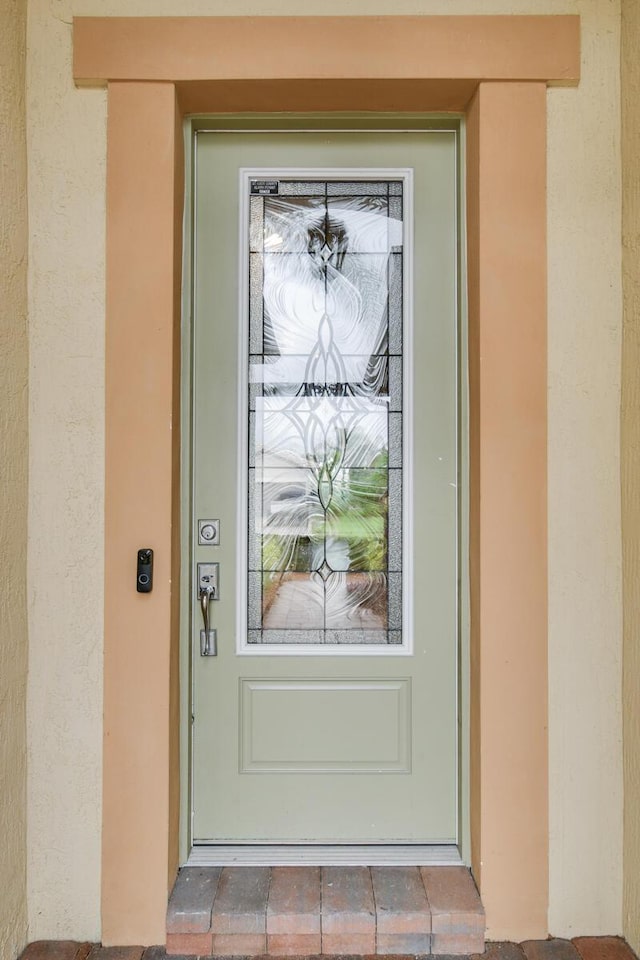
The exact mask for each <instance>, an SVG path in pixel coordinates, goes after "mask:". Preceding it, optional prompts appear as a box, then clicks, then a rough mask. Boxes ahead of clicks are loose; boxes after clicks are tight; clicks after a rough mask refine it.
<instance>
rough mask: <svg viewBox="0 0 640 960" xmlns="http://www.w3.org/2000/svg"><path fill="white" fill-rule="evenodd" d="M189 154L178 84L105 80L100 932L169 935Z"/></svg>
mask: <svg viewBox="0 0 640 960" xmlns="http://www.w3.org/2000/svg"><path fill="white" fill-rule="evenodd" d="M181 154H182V130H181V126H180V125H179V124H177V123H176V105H175V90H174V88H173V86H172V85H171V84H166V83H164V84H153V83H151V84H138V83H133V84H127V83H124V84H122V83H120V84H114V85H110V87H109V119H108V146H107V197H108V213H107V310H106V312H107V316H106V387H105V389H106V398H105V403H106V490H105V504H106V505H105V663H104V761H103V762H104V775H103V831H102V940H103V942H104V943H120V944H123V943H124V944H126V943H145V944H150V943H159V942H163V941H164V930H163V922H162V921H163V917H164V910H165V908H166V902H167V887H168V884H169V883H170V882H172V880H173V873H174V871H175V867H176V863H177V821H178V803H177V787H178V783H179V757H178V751H177V746H176V744H177V733H178V727H179V717H178V710H177V700H178V697H177V680H178V670H177V656H176V651H177V644H178V637H179V624H178V619H177V603H178V591H179V582H178V579H177V572H178V570H179V557H180V549H179V540H178V531H179V514H178V511H179V484H178V476H179V474H178V471H177V469H176V464H177V453H178V450H177V444H178V431H177V430H176V431H174V430H173V425H174V424H177V423H179V407H178V403H179V389H176V387H177V377H176V361H177V358H179V356H180V353H179V329H180V326H179V323H177V318H178V317H179V298H180V283H181V275H180V251H181V243H182V236H181V216H178V217H176V212H177V207H178V204H179V206H180V213H181V205H182V195H181V193H180V194H179V193H178V188H179V186H180V176H181V162H180V159H179V158H180V155H181ZM145 546H147V547H152V548H153V549H154V551H155V556H154V560H155V565H154V567H155V568H154V589H153V592H152V593H150V594H138V593H136V591H135V581H134V574H135V560H136V551H137V550H138V548H140V547H145ZM172 728H175V729H172ZM170 873H171V874H172V875H171V876H170Z"/></svg>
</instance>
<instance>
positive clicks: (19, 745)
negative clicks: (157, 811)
mask: <svg viewBox="0 0 640 960" xmlns="http://www.w3.org/2000/svg"><path fill="white" fill-rule="evenodd" d="M26 13H27V3H26V0H0V24H2V29H0V557H1V558H2V559H1V564H2V566H1V570H2V573H1V577H0V960H13V958H14V957H15V956H16V955H17V953H18V952H19V950H20V949H21V948H22V946H23V945H24V943H25V941H26V938H27V824H26V816H25V798H26V789H27V768H26V753H27V725H26V689H27V651H28V643H27V605H26V593H25V574H26V561H27V362H28V360H27V202H26V177H27V157H26V137H25V100H24V91H25V37H26Z"/></svg>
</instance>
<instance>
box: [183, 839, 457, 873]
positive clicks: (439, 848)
mask: <svg viewBox="0 0 640 960" xmlns="http://www.w3.org/2000/svg"><path fill="white" fill-rule="evenodd" d="M305 863H308V864H313V865H314V866H318V867H331V866H338V865H344V866H349V867H357V866H365V867H403V866H453V865H459V864H462V857H461V856H460V851H459V849H458V847H457V846H456V845H455V844H453V843H439V844H434V843H372V844H345V843H342V844H319V843H318V844H295V843H284V844H271V843H261V844H244V843H242V844H240V843H239V844H234V843H213V844H198V845H197V846H194V847H192V848H191V853H190V854H189V858H188V860H187V862H186V864H185V866H187V867H227V866H230V865H232V864H237V865H239V866H247V867H258V866H284V867H295V866H297V865H298V864H305Z"/></svg>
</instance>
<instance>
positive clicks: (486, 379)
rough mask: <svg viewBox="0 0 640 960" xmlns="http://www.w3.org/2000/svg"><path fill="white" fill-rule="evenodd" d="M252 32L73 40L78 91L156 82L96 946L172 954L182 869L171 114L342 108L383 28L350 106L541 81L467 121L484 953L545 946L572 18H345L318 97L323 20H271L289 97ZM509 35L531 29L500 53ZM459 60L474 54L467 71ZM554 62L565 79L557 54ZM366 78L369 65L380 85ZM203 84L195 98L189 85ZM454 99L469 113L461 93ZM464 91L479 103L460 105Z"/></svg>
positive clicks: (240, 24)
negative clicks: (562, 160)
mask: <svg viewBox="0 0 640 960" xmlns="http://www.w3.org/2000/svg"><path fill="white" fill-rule="evenodd" d="M331 19H332V18H327V19H325V18H321V24H320V25H321V26H322V25H324V27H325V28H328V26H329V21H330V20H331ZM269 22H270V23H274V22H275V21H274V20H272V19H271V18H268V20H266V19H265V18H260V25H261V26H264V24H265V23H269ZM252 23H254V21H251V20H244V19H240V18H238V19H237V20H235V19H234V20H231V19H228V18H223V19H219V18H212V19H211V20H207V19H195V20H192V21H190V20H186V19H179V20H176V19H175V18H172V19H170V20H167V19H164V18H160V19H156V18H146V19H144V20H139V19H132V20H131V21H130V26H131V30H132V31H133V33H132V34H131V36H130V37H129V39H128V40H126V42H125V38H124V36H122V37H121V40H122V50H120V49H119V48H118V47H117V45H116V47H115V48H114V31H115V32H116V33H117V31H118V30H121V31H122V30H125V33H126V29H125V28H126V27H127V21H126V20H122V19H118V18H116V19H114V20H110V19H104V18H99V19H96V20H88V19H87V20H80V21H78V20H76V21H75V53H76V74H75V76H76V79H77V80H78V81H81V80H89V79H91V78H93V79H96V80H97V81H99V82H104V81H105V80H111V81H113V80H114V76H113V74H112V70H114V69H115V67H114V64H115V62H116V61H117V60H118V57H120V56H121V55H122V57H124V56H125V54H126V57H128V58H129V61H128V66H127V69H129V68H130V69H131V70H132V71H133V77H134V79H135V80H136V81H145V82H130V81H129V79H128V78H127V79H126V80H125V81H124V82H120V81H118V80H117V78H116V80H115V82H110V83H109V104H108V110H109V125H108V141H109V142H108V157H107V161H108V170H107V357H106V362H107V381H106V384H107V385H106V433H107V441H106V516H105V540H106V557H105V563H106V576H105V666H104V672H105V721H104V731H105V733H104V739H105V748H104V788H103V789H104V828H103V856H102V870H103V885H102V918H103V933H102V940H103V943H105V944H124V943H145V944H149V943H158V942H162V940H163V939H164V913H165V908H166V900H167V890H168V884H169V883H170V882H171V880H172V877H173V872H174V869H175V865H176V862H177V799H176V785H177V782H178V777H179V764H178V752H177V739H176V738H177V694H176V684H177V657H176V650H177V633H178V630H177V606H176V604H177V592H178V591H177V579H176V576H175V573H176V570H177V563H178V555H179V545H178V537H177V530H178V528H177V523H176V510H177V503H178V498H179V489H178V475H177V472H176V442H177V431H176V430H174V429H173V425H175V424H177V423H178V417H177V403H178V391H177V388H176V370H177V359H178V342H179V330H180V314H179V298H178V293H177V291H178V289H179V283H180V275H179V253H180V243H181V230H180V219H179V214H180V210H181V206H180V205H181V195H180V183H181V169H180V159H179V158H180V154H181V142H180V140H181V134H180V129H179V125H178V124H177V116H178V113H179V110H178V109H177V105H179V108H180V110H183V111H184V110H185V104H186V103H188V102H189V99H188V98H189V96H191V97H192V98H200V99H199V100H198V109H199V110H201V111H203V112H206V111H207V110H209V111H210V112H215V111H216V110H225V109H238V103H240V104H242V105H243V107H242V108H243V109H245V110H249V109H254V110H255V109H277V107H278V103H277V100H278V89H280V91H281V92H282V93H286V94H287V95H288V96H297V98H298V99H297V101H296V102H297V109H301V110H305V109H306V110H318V111H320V110H332V109H335V107H336V103H335V97H336V84H337V83H339V82H340V81H341V79H342V78H344V77H345V75H346V76H348V77H352V78H355V79H357V78H358V77H359V76H361V75H360V74H359V71H362V70H364V64H363V62H362V60H361V53H360V52H359V50H360V49H361V46H362V33H361V28H362V27H363V25H367V24H368V25H369V27H370V29H371V31H372V34H371V37H372V38H373V39H371V38H370V39H371V42H374V40H375V35H376V34H375V31H376V30H379V29H380V25H381V24H383V25H384V28H385V34H384V35H385V38H386V39H387V42H388V38H389V37H390V36H391V37H393V39H394V43H393V44H388V49H389V52H387V53H386V54H385V57H386V59H385V62H384V65H383V66H378V67H377V68H376V70H377V71H379V72H377V73H376V74H375V76H373V77H372V83H371V85H370V91H371V98H372V99H371V100H370V101H369V103H367V98H366V88H365V87H364V86H363V85H360V87H359V90H358V93H357V96H358V97H359V98H360V105H359V107H358V109H367V106H368V108H369V109H380V105H379V98H380V97H384V96H385V95H386V96H394V97H395V98H396V100H395V102H394V105H393V106H391V105H388V106H387V107H386V108H384V107H383V109H395V110H401V109H403V108H404V109H419V107H418V106H416V101H415V100H411V98H410V94H409V92H408V87H405V93H406V95H407V100H406V101H405V100H404V99H403V96H402V94H401V92H400V88H396V90H395V92H394V93H392V94H391V93H389V92H388V91H387V92H386V94H385V91H384V85H383V84H376V83H375V82H373V81H375V80H380V79H383V78H384V73H383V72H382V71H384V72H386V73H388V74H389V75H390V82H391V83H393V82H395V81H393V77H395V78H396V80H398V81H402V77H406V76H407V73H406V69H407V68H406V63H407V56H409V57H410V58H411V57H413V60H412V67H411V69H412V70H413V71H414V79H415V80H416V82H417V83H423V82H424V83H429V84H433V82H434V81H439V73H438V71H440V72H442V71H444V70H445V69H447V73H448V77H449V78H453V79H452V82H453V83H456V84H458V85H459V84H460V82H461V80H462V81H465V82H466V81H468V80H469V78H470V77H475V78H476V80H477V79H478V78H482V77H483V76H491V75H492V74H491V71H492V70H495V64H496V63H498V64H502V65H503V66H504V63H505V58H506V59H507V60H508V59H509V58H511V60H513V61H514V64H515V65H514V66H513V71H514V72H515V75H514V76H511V77H507V78H502V79H508V80H511V81H513V80H523V79H524V80H532V79H533V80H534V81H535V82H526V83H512V82H510V83H507V82H500V83H490V84H484V83H482V84H480V85H479V87H478V85H477V83H476V82H475V81H474V83H473V88H474V89H476V88H477V93H476V95H475V98H474V99H473V101H472V104H471V107H470V109H469V114H468V117H469V125H468V142H469V151H468V159H467V180H468V192H469V252H468V255H469V299H470V309H469V324H470V351H469V352H470V405H471V428H470V441H471V491H470V496H471V530H470V534H471V538H470V540H471V542H470V569H471V629H472V643H471V686H472V700H471V822H472V837H471V840H472V854H473V867H474V872H475V874H476V876H477V877H478V879H479V882H480V886H481V893H482V897H483V900H484V903H485V906H486V910H487V923H488V930H489V936H490V937H491V938H493V939H498V938H501V937H511V938H514V939H526V938H527V937H537V936H544V935H545V934H546V932H547V930H546V912H547V864H548V828H547V822H548V818H547V739H546V715H547V667H546V642H547V636H546V630H547V627H546V618H547V606H546V603H547V599H546V572H547V557H546V509H545V505H546V445H545V430H546V407H545V403H546V353H545V333H546V277H545V269H544V265H545V261H546V235H545V229H546V214H545V209H546V197H545V81H547V80H561V79H565V80H566V79H569V80H575V79H577V64H578V62H579V38H578V18H566V17H540V18H531V17H525V18H519V17H506V18H502V17H497V18H496V17H488V18H484V17H464V18H461V17H450V18H447V17H436V18H428V17H427V18H407V17H398V18H394V17H390V18H357V19H355V18H340V28H341V30H342V31H343V35H349V34H350V35H351V39H352V41H353V42H349V43H347V44H346V46H345V48H344V50H343V51H342V57H343V59H338V60H336V62H335V63H334V62H333V61H331V62H327V61H326V60H324V61H323V64H322V77H323V78H324V79H326V80H327V81H328V82H327V84H326V96H323V94H322V90H321V89H320V88H319V87H318V85H317V84H316V83H314V76H313V74H312V70H315V69H320V67H319V65H318V64H316V65H315V66H314V60H313V58H314V56H315V52H314V50H315V44H316V41H317V35H316V34H315V33H314V31H311V30H308V29H307V27H308V25H309V20H308V19H306V18H305V29H304V30H301V24H300V20H299V19H296V18H291V19H287V18H278V21H277V24H278V31H279V33H278V36H279V43H280V44H281V45H282V47H283V49H286V50H289V49H293V48H295V52H293V53H291V54H290V57H291V58H293V60H294V61H295V62H296V63H297V64H298V67H297V69H298V71H299V76H300V77H301V78H302V79H304V78H305V77H306V78H309V79H308V82H307V81H305V82H300V81H298V82H297V85H298V91H297V93H294V92H293V86H292V84H291V83H288V84H287V85H286V87H284V86H283V87H280V88H278V81H277V80H273V79H271V80H270V79H266V80H263V79H262V78H260V77H256V73H255V71H256V62H257V61H256V57H258V56H259V50H260V49H261V48H262V46H263V43H264V34H263V33H258V32H257V31H256V30H254V29H250V30H248V29H247V27H248V26H250V25H251V24H252ZM189 24H191V27H190V26H189ZM176 25H180V29H179V30H178V31H177V32H175V31H174V30H173V28H174V27H175V26H176ZM430 25H431V26H430ZM169 27H171V29H172V31H173V32H171V43H170V47H171V49H170V50H168V49H167V42H168V41H167V36H168V35H167V32H166V31H167V29H168V28H169ZM462 27H464V31H465V33H464V36H461V34H460V30H461V28H462ZM192 28H193V29H192ZM507 28H509V29H513V30H515V33H514V35H513V38H512V40H513V44H514V46H513V47H511V53H509V54H508V55H506V54H505V53H504V48H505V45H506V46H507V47H509V45H510V43H511V42H512V40H510V39H509V35H507V34H505V30H507ZM431 29H433V30H435V31H436V33H437V35H438V36H439V49H440V50H441V51H445V52H446V57H449V58H450V60H449V61H447V62H448V64H449V65H448V67H445V65H444V64H445V60H446V57H445V53H442V55H441V54H439V53H436V51H433V56H431V55H430V56H426V55H425V49H424V46H423V47H422V48H420V55H419V56H418V46H419V45H416V41H415V31H417V30H418V31H420V32H421V33H420V35H421V36H422V37H423V39H424V37H425V36H427V34H428V35H429V36H430V37H431V38H433V36H434V35H435V34H434V33H433V32H432V33H429V31H430V30H431ZM203 30H206V31H207V36H208V37H209V38H211V37H212V36H213V35H215V37H216V38H217V39H216V43H217V45H218V49H219V56H216V57H215V58H212V56H211V51H210V49H207V58H206V62H205V60H204V59H202V56H201V52H202V51H201V47H200V41H199V40H198V37H199V36H202V33H201V31H203ZM219 30H220V31H221V32H218V31H219ZM185 31H186V32H185ZM225 31H226V32H225ZM134 34H135V43H134V42H133V40H132V39H131V37H132V36H133V35H134ZM240 36H241V37H242V43H238V38H239V37H240ZM525 36H526V43H525V42H524V40H523V37H525ZM185 37H187V39H186V40H185ZM188 37H192V39H193V47H192V45H191V40H188ZM221 37H224V38H226V39H225V42H224V43H221ZM356 40H357V42H356ZM182 41H184V42H182ZM187 41H188V42H187ZM377 42H379V41H377ZM431 42H433V40H431ZM230 45H233V49H231V48H230ZM461 49H463V50H466V52H467V53H466V55H465V56H466V61H465V62H466V66H465V65H464V63H463V62H462V60H464V59H465V58H462V57H461V53H460V51H461ZM560 49H561V50H562V56H559V57H558V58H557V60H558V62H557V63H556V64H555V67H554V70H551V68H550V66H549V63H550V60H549V57H550V51H554V50H555V51H556V54H557V53H558V50H560ZM136 50H137V55H138V57H139V62H138V64H137V66H136V69H135V70H134V69H133V67H134V66H135V64H134V61H135V58H136ZM199 51H200V53H199ZM407 51H408V53H407ZM165 57H166V58H167V59H166V64H165V68H164V69H165V71H166V72H169V73H173V75H172V76H164V77H162V78H161V80H162V81H164V82H147V81H155V80H157V79H158V78H157V76H156V74H155V73H154V71H155V70H157V69H158V64H161V63H163V62H165V60H164V59H163V58H165ZM198 57H200V59H198ZM443 57H444V58H445V59H442V58H443ZM214 59H215V63H213V60H214ZM276 59H277V58H276ZM374 62H375V58H372V57H371V56H370V55H369V56H368V57H367V64H368V66H367V69H368V71H369V74H371V72H372V66H371V64H372V63H374ZM154 64H155V66H154ZM225 64H226V66H225ZM394 64H395V66H394ZM536 64H537V67H536V66H535V65H536ZM562 64H564V66H562ZM264 66H265V65H264V64H263V67H264ZM121 68H122V63H121ZM291 68H292V64H291V61H290V62H289V64H288V68H287V69H291ZM534 68H535V69H534ZM501 69H502V67H501ZM225 70H226V71H227V73H226V76H225V74H224V71H225ZM273 73H274V71H273V70H272V71H271V74H269V71H267V76H272V75H273ZM196 74H197V76H195V75H196ZM192 76H195V80H194V85H193V86H190V83H189V82H185V81H188V78H189V77H192ZM362 76H365V75H362ZM361 78H362V77H361ZM315 79H317V75H316V77H315ZM440 79H441V78H440ZM178 80H180V81H182V82H181V83H180V84H176V83H174V82H172V81H178ZM289 80H290V81H291V74H289ZM214 83H215V84H218V83H220V84H221V86H220V87H218V86H213V85H212V84H214ZM236 84H240V85H241V95H239V90H240V87H238V86H236ZM222 89H225V90H226V93H227V95H229V96H236V101H235V104H236V105H235V106H234V107H233V108H231V107H230V106H229V101H225V99H224V97H220V98H219V97H217V96H215V95H214V94H215V92H216V91H217V92H218V93H220V92H221V90H222ZM390 89H391V87H390ZM457 89H458V93H457V94H456V95H457V96H458V97H462V96H463V93H462V92H461V91H462V88H461V87H460V86H458V88H457ZM430 90H431V93H432V95H433V101H434V102H430V103H429V109H433V110H437V109H440V110H443V109H452V106H451V101H450V100H449V101H446V100H445V101H444V102H443V101H442V100H440V101H439V100H438V97H439V96H442V97H446V96H447V95H448V94H447V84H446V83H445V84H443V85H442V86H439V85H438V84H437V83H436V84H435V85H432V86H431V87H430ZM467 93H469V94H470V93H471V91H470V89H469V88H466V90H465V92H464V96H465V98H466V94H467ZM209 95H211V100H208V96H209ZM274 101H276V102H274ZM193 102H194V101H193V99H192V101H191V105H193ZM267 103H269V104H270V106H269V107H267V106H266V104H267ZM290 103H291V101H290V100H287V99H286V97H283V101H282V102H280V109H292V107H291V106H290ZM423 104H424V101H423ZM256 105H259V106H256ZM342 108H343V109H345V106H344V105H343V107H342ZM353 108H354V107H352V109H353ZM423 109H427V107H426V106H424V105H423ZM143 477H144V478H145V482H144V483H142V482H141V478H143ZM143 545H149V546H153V547H154V548H155V550H156V579H155V587H154V592H153V594H151V595H138V594H136V593H135V591H134V590H133V589H132V584H131V579H130V577H131V564H132V563H133V562H134V560H135V551H136V548H137V547H139V546H143ZM172 569H173V577H172ZM525 905H526V908H525Z"/></svg>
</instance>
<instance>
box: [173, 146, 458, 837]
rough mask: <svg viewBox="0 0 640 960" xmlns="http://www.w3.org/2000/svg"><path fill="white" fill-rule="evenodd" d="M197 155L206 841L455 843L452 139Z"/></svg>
mask: <svg viewBox="0 0 640 960" xmlns="http://www.w3.org/2000/svg"><path fill="white" fill-rule="evenodd" d="M195 141H196V145H195V147H194V154H195V164H194V228H193V251H194V252H193V278H194V279H193V291H194V293H193V333H192V356H193V362H192V372H193V407H192V426H193V432H192V453H191V462H192V470H193V482H192V509H191V523H192V531H193V544H194V546H193V555H192V584H191V594H192V612H191V633H192V637H193V650H192V696H193V701H192V785H191V789H192V842H193V844H194V845H198V844H207V843H265V842H274V843H303V842H305V841H306V842H310V841H311V842H316V843H317V842H325V843H380V842H386V843H392V842H405V843H407V842H409V843H411V842H423V843H425V842H426V843H452V842H454V843H455V842H456V840H457V811H458V796H457V770H458V755H457V718H458V710H457V689H458V675H457V662H458V628H457V623H458V617H457V610H458V599H457V580H458V570H457V543H458V532H457V525H458V456H457V359H456V357H457V306H456V286H457V277H456V262H457V239H456V193H457V185H456V145H455V135H454V133H453V132H452V131H414V132H410V131H402V132H400V131H396V132H376V133H371V132H320V131H318V132H308V131H307V132H293V131H288V132H268V133H264V132H248V131H245V132H237V133H228V132H226V133H223V132H202V131H200V132H198V134H197V136H196V137H195ZM206 521H213V523H206ZM203 526H204V530H203V529H202V528H203ZM211 528H213V529H211ZM199 534H200V535H199ZM199 564H217V565H218V566H217V567H213V568H210V567H199V566H198V565H199ZM199 577H200V579H199ZM207 578H209V579H207ZM203 582H204V587H203ZM207 586H209V587H210V588H211V589H206V588H207ZM201 588H202V589H201ZM203 590H204V593H203ZM201 596H203V597H204V599H203V601H202V603H201ZM203 608H204V613H208V615H209V620H210V623H209V628H210V630H213V629H215V631H216V634H215V641H214V635H213V633H210V634H205V633H203V632H201V631H202V630H203ZM216 651H217V652H216ZM214 652H215V653H216V655H207V654H213V653H214Z"/></svg>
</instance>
